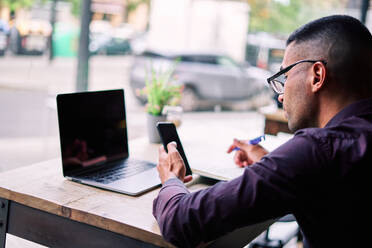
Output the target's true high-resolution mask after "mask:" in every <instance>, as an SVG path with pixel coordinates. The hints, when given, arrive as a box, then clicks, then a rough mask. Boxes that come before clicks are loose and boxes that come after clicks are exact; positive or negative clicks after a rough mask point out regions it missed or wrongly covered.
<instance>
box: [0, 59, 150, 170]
mask: <svg viewBox="0 0 372 248" xmlns="http://www.w3.org/2000/svg"><path fill="white" fill-rule="evenodd" d="M130 61H131V57H129V56H109V57H103V56H97V57H92V59H91V61H90V75H89V76H90V84H89V90H103V89H115V88H124V90H125V98H126V99H125V101H126V111H127V121H128V135H129V139H133V138H136V137H140V136H143V135H145V132H146V127H145V124H146V120H145V114H144V108H143V106H141V105H139V104H138V103H137V101H136V99H135V98H134V96H133V94H132V91H131V89H130V86H129V83H128V70H129V66H130ZM76 64H77V61H76V59H74V58H58V59H56V60H55V61H53V62H52V63H50V62H49V61H48V59H47V57H46V56H18V57H13V56H6V57H0V75H1V78H0V123H1V128H0V154H1V156H0V171H4V170H8V169H13V168H17V167H19V166H24V165H27V164H31V163H34V162H38V161H42V160H46V159H51V158H55V157H57V156H59V138H58V122H57V112H56V95H57V94H60V93H68V92H73V91H75V77H76Z"/></svg>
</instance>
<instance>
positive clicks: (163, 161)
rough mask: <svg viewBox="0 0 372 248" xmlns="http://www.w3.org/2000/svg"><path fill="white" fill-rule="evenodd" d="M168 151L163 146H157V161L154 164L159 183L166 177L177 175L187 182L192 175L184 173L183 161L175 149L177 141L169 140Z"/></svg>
mask: <svg viewBox="0 0 372 248" xmlns="http://www.w3.org/2000/svg"><path fill="white" fill-rule="evenodd" d="M167 149H168V153H167V152H166V151H165V149H164V147H163V146H161V147H160V148H159V163H158V165H157V166H156V168H157V169H158V172H159V177H160V180H161V183H162V184H164V183H165V182H166V181H167V180H168V179H170V178H175V177H177V178H178V179H180V180H181V181H183V182H185V183H186V182H189V181H191V179H192V176H191V175H189V176H185V175H186V167H185V163H184V162H183V159H182V157H181V155H180V154H179V152H178V151H177V143H176V142H170V143H169V144H168V145H167Z"/></svg>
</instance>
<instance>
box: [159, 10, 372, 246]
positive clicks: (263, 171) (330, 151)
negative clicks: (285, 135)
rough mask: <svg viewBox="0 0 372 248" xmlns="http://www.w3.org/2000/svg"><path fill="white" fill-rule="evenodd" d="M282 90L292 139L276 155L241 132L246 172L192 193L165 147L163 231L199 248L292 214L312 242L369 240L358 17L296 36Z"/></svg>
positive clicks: (371, 116) (368, 53) (370, 163)
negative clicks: (247, 141) (250, 142)
mask: <svg viewBox="0 0 372 248" xmlns="http://www.w3.org/2000/svg"><path fill="white" fill-rule="evenodd" d="M268 81H269V83H270V85H271V87H272V88H273V89H274V90H275V91H276V92H277V93H279V94H280V95H279V101H281V102H283V106H284V110H285V113H286V116H287V118H288V126H289V128H290V129H291V130H293V131H296V132H295V134H294V137H293V138H292V139H291V140H289V141H288V142H287V143H285V144H283V145H282V146H280V147H279V148H277V149H276V150H274V151H273V152H271V153H267V151H266V150H264V149H263V148H262V147H261V146H259V145H247V144H245V143H244V142H242V141H239V140H234V143H233V144H232V145H231V146H230V148H229V151H228V152H231V151H232V150H233V149H234V148H235V147H239V148H241V150H240V151H237V152H236V154H235V156H234V159H235V163H236V164H237V165H239V166H247V165H250V166H249V167H246V168H245V170H244V173H243V175H242V176H240V177H238V178H236V179H234V180H232V181H229V182H220V183H218V184H216V185H214V186H212V187H210V188H208V189H205V190H201V191H198V192H194V193H189V192H188V190H187V189H186V187H185V186H184V185H183V183H182V181H184V180H186V181H187V180H190V178H185V176H184V175H185V169H184V164H183V161H182V159H181V157H180V155H179V154H178V152H177V149H176V146H175V144H174V143H170V144H168V151H169V152H168V154H167V153H166V152H165V151H164V150H163V149H160V151H159V156H160V157H159V164H158V171H159V175H160V178H161V181H162V183H163V187H162V189H161V191H160V193H159V196H158V197H157V198H156V199H155V201H154V208H153V213H154V216H155V217H156V219H157V221H158V223H159V226H160V228H161V231H162V234H163V236H164V238H165V239H166V240H168V241H170V242H172V243H173V244H175V245H177V246H188V247H192V246H196V245H197V244H199V243H200V242H202V241H209V240H213V239H215V238H217V237H218V236H221V235H223V234H225V233H227V232H230V231H232V230H234V229H236V228H239V227H242V226H246V225H250V224H253V223H258V222H261V221H264V220H267V219H273V218H279V217H281V216H284V215H286V214H289V213H292V214H293V215H294V216H295V217H296V219H297V222H298V224H299V226H300V228H301V231H302V233H303V235H304V245H305V247H357V246H358V245H364V246H366V244H368V243H369V242H370V241H369V240H368V234H369V232H368V231H367V230H368V228H365V227H364V226H365V225H368V224H369V222H368V221H367V220H369V219H370V217H371V211H372V208H371V203H370V202H371V201H369V200H368V198H369V196H370V195H371V183H370V181H371V180H370V177H371V174H370V171H371V169H370V168H371V167H372V36H371V34H370V32H369V31H368V29H367V28H366V27H364V26H363V24H361V23H360V22H359V21H358V20H357V19H355V18H352V17H349V16H342V15H335V16H328V17H324V18H321V19H318V20H315V21H312V22H310V23H308V24H306V25H304V26H302V27H301V28H299V29H298V30H296V31H295V32H294V33H292V34H291V35H290V37H289V38H288V40H287V47H286V51H285V55H284V58H283V62H282V67H281V71H280V72H279V73H277V74H275V75H274V76H272V77H270V78H269V79H268Z"/></svg>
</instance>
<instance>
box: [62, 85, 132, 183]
mask: <svg viewBox="0 0 372 248" xmlns="http://www.w3.org/2000/svg"><path fill="white" fill-rule="evenodd" d="M57 109H58V122H59V131H60V140H61V152H62V163H63V174H64V176H72V175H75V174H76V173H79V172H81V171H82V170H85V169H91V168H94V167H95V166H99V165H103V164H106V163H107V162H111V161H116V160H120V159H124V158H127V157H128V141H127V129H126V118H125V106H124V92H123V90H109V91H97V92H83V93H72V94H61V95H58V96H57Z"/></svg>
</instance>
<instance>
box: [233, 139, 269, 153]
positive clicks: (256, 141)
mask: <svg viewBox="0 0 372 248" xmlns="http://www.w3.org/2000/svg"><path fill="white" fill-rule="evenodd" d="M262 140H265V135H261V136H258V137H257V138H254V139H251V140H248V141H247V142H246V143H247V144H249V145H257V144H258V143H260V142H261V141H262ZM239 150H240V148H239V147H235V148H234V149H233V151H239Z"/></svg>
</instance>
